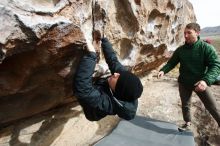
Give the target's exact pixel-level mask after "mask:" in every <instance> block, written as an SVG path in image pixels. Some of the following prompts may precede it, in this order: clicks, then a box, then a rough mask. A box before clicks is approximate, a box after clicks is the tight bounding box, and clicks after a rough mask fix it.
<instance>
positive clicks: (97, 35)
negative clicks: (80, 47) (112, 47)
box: [92, 30, 101, 43]
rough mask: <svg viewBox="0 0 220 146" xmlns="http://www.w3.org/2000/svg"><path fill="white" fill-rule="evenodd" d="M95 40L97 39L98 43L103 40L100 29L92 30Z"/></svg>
mask: <svg viewBox="0 0 220 146" xmlns="http://www.w3.org/2000/svg"><path fill="white" fill-rule="evenodd" d="M92 37H93V41H96V43H98V42H100V41H101V33H100V31H99V30H94V31H93V32H92Z"/></svg>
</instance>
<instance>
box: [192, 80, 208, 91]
mask: <svg viewBox="0 0 220 146" xmlns="http://www.w3.org/2000/svg"><path fill="white" fill-rule="evenodd" d="M194 86H195V91H197V92H203V91H205V90H206V88H207V84H206V82H205V81H203V80H201V81H198V82H197V83H196V84H195V85H194Z"/></svg>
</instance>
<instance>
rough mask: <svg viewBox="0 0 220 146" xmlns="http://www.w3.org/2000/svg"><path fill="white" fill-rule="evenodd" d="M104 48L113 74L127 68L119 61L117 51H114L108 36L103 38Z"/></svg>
mask: <svg viewBox="0 0 220 146" xmlns="http://www.w3.org/2000/svg"><path fill="white" fill-rule="evenodd" d="M102 50H103V54H104V57H105V60H106V62H107V64H108V66H109V69H110V71H111V73H112V74H113V73H115V72H120V71H124V70H126V68H125V67H124V66H123V65H122V64H121V63H120V62H119V61H118V58H117V56H116V53H115V52H114V50H113V48H112V45H111V43H110V42H109V41H108V39H107V38H103V39H102Z"/></svg>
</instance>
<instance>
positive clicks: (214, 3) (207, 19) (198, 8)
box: [189, 0, 220, 28]
mask: <svg viewBox="0 0 220 146" xmlns="http://www.w3.org/2000/svg"><path fill="white" fill-rule="evenodd" d="M189 1H190V2H191V3H192V4H193V9H194V12H195V14H196V19H197V23H198V24H200V26H201V28H204V27H213V26H219V25H220V0H189Z"/></svg>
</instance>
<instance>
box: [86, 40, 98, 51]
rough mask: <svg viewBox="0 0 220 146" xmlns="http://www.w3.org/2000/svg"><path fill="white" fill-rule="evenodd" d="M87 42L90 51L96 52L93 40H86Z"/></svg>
mask: <svg viewBox="0 0 220 146" xmlns="http://www.w3.org/2000/svg"><path fill="white" fill-rule="evenodd" d="M86 43H87V50H88V51H89V52H96V50H95V48H94V46H93V44H92V42H91V41H88V40H86Z"/></svg>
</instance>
